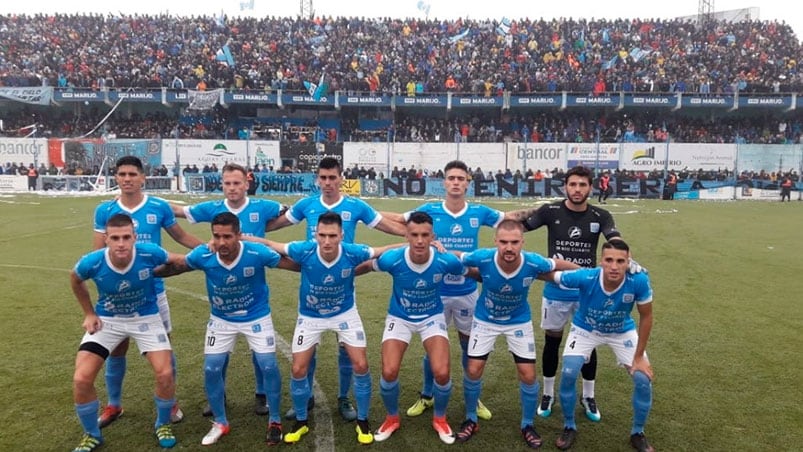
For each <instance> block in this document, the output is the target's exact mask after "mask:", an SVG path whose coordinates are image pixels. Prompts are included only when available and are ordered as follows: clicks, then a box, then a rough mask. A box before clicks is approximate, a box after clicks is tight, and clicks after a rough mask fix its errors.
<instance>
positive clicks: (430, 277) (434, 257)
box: [374, 246, 464, 322]
mask: <svg viewBox="0 0 803 452" xmlns="http://www.w3.org/2000/svg"><path fill="white" fill-rule="evenodd" d="M374 270H381V271H384V272H388V273H390V275H391V276H393V289H392V291H391V295H390V303H389V307H388V314H390V315H393V316H396V317H400V318H402V319H405V320H409V321H412V322H417V321H420V320H423V319H426V318H427V317H431V316H433V315H435V314H440V313H442V312H443V303H442V302H441V295H440V288H441V286H442V284H441V283H442V281H443V278H444V277H445V275H462V274H463V272H464V267H463V264H461V263H460V260H459V259H458V258H457V256H455V255H454V254H451V253H440V252H438V251H437V250H436V249H435V248H431V249H430V258H429V261H428V262H426V263H424V264H416V263H414V262H413V261H412V260H410V252H409V247H407V246H405V247H402V248H396V249H392V250H389V251H386V252H385V253H383V254H382V256H380V257H379V259H377V260H375V261H374Z"/></svg>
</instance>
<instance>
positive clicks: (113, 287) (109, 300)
mask: <svg viewBox="0 0 803 452" xmlns="http://www.w3.org/2000/svg"><path fill="white" fill-rule="evenodd" d="M165 262H167V251H165V250H163V249H162V248H161V247H159V246H156V245H154V244H151V243H137V244H136V245H135V246H134V257H133V259H132V260H131V263H130V264H129V265H128V267H127V268H125V269H118V268H115V267H114V266H113V265H112V264H111V260H110V258H109V249H108V248H102V249H99V250H95V251H93V252H91V253H89V254H87V255H86V256H83V257H82V258H81V259H80V260H79V261H78V263H76V264H75V268H74V270H75V274H76V275H78V277H79V278H81V279H82V280H84V281H86V280H89V279H91V280H93V281H94V282H95V285H96V286H97V289H98V302H97V303H96V304H95V313H96V314H97V315H99V316H103V317H114V316H115V315H134V314H136V315H152V314H158V313H159V307H158V306H157V304H156V294H157V292H156V290H155V287H154V284H153V281H152V280H153V269H154V268H156V267H158V266H159V265H162V264H164V263H165Z"/></svg>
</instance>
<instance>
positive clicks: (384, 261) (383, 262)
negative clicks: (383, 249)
mask: <svg viewBox="0 0 803 452" xmlns="http://www.w3.org/2000/svg"><path fill="white" fill-rule="evenodd" d="M402 249H403V248H402ZM397 254H398V253H394V252H388V253H384V254H382V255H381V256H379V259H377V260H376V265H375V267H376V268H377V269H379V270H381V271H383V272H386V271H389V270H390V268H391V267H392V266H393V263H394V262H396V259H397V257H396V255H397Z"/></svg>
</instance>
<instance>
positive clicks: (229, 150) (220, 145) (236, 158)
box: [162, 139, 281, 168]
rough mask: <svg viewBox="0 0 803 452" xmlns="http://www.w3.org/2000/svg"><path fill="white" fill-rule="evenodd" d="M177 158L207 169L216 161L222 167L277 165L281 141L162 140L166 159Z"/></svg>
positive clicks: (186, 164)
mask: <svg viewBox="0 0 803 452" xmlns="http://www.w3.org/2000/svg"><path fill="white" fill-rule="evenodd" d="M177 160H178V161H179V162H181V167H182V168H186V167H187V166H188V165H189V166H192V165H196V166H197V167H198V168H203V166H204V165H212V164H213V163H214V164H215V165H216V166H217V167H218V168H222V167H223V165H225V164H226V163H237V164H238V165H243V166H249V164H251V165H253V163H259V164H260V165H264V164H267V165H268V166H274V167H277V166H278V165H279V164H280V162H281V159H280V157H279V142H278V141H253V140H169V139H165V140H162V161H163V162H176V161H177ZM165 164H167V163H165ZM168 166H172V165H168Z"/></svg>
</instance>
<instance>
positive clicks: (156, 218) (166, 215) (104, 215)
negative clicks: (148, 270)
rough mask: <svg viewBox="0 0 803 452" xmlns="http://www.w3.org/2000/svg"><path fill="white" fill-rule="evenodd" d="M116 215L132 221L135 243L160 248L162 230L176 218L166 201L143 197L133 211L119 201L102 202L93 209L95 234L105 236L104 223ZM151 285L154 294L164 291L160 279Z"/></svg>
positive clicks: (168, 226)
mask: <svg viewBox="0 0 803 452" xmlns="http://www.w3.org/2000/svg"><path fill="white" fill-rule="evenodd" d="M118 213H122V214H126V215H128V216H130V217H131V219H132V220H134V231H135V232H136V233H137V243H153V244H155V245H159V246H162V229H168V228H171V227H173V225H174V224H176V216H175V215H174V214H173V209H172V208H171V207H170V204H168V203H167V201H165V200H164V199H161V198H157V197H154V196H148V195H145V197H144V198H143V199H142V202H141V203H140V204H139V205H138V206H136V207H134V208H133V209H129V208H127V207H125V206H124V205H123V204H122V203H121V202H120V201H119V200H109V201H104V202H102V203H101V204H100V205H99V206H98V207H97V208H95V219H94V230H95V232H99V233H101V234H105V233H106V222H107V221H108V220H109V218H111V217H112V216H113V215H116V214H118ZM153 283H154V284H156V293H162V292H164V291H165V288H164V287H165V286H164V280H162V278H154V280H153Z"/></svg>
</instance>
